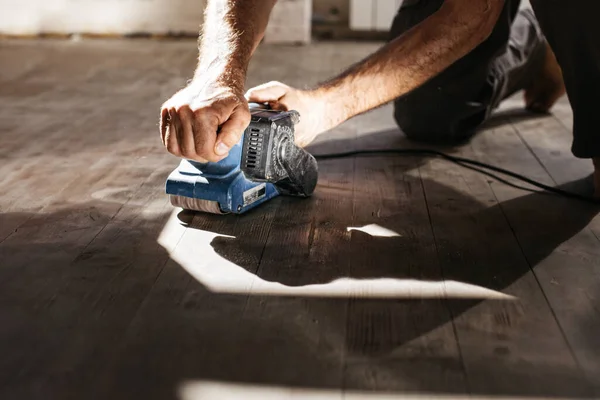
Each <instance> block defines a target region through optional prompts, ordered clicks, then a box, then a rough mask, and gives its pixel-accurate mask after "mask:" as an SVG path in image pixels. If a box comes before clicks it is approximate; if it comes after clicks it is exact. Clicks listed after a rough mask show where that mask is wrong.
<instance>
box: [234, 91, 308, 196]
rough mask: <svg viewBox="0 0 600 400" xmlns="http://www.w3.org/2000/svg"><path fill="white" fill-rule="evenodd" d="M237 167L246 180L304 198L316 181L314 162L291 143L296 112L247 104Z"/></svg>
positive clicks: (304, 151)
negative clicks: (246, 116)
mask: <svg viewBox="0 0 600 400" xmlns="http://www.w3.org/2000/svg"><path fill="white" fill-rule="evenodd" d="M250 113H251V115H252V118H251V122H250V125H249V126H248V128H247V129H246V132H244V144H243V150H242V163H241V168H242V171H244V174H245V175H246V177H247V178H248V179H251V180H255V181H263V182H270V183H273V184H274V185H275V186H276V187H277V189H278V190H279V191H280V192H281V193H282V194H285V195H289V196H299V197H308V196H310V195H312V194H313V192H314V190H315V187H316V186H317V181H318V179H319V168H318V164H317V160H316V159H315V158H314V157H313V156H312V154H310V153H309V152H307V151H306V150H304V149H303V148H301V147H299V146H297V145H296V144H295V141H294V139H295V137H294V126H295V125H296V124H297V123H298V122H299V117H300V114H298V112H297V111H280V110H274V109H271V108H270V107H269V106H268V105H263V104H256V103H250Z"/></svg>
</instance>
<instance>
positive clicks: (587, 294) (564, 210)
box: [492, 102, 600, 396]
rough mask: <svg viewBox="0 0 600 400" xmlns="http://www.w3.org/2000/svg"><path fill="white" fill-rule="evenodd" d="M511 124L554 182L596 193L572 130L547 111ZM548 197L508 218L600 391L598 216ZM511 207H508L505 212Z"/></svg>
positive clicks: (586, 207)
mask: <svg viewBox="0 0 600 400" xmlns="http://www.w3.org/2000/svg"><path fill="white" fill-rule="evenodd" d="M564 105H565V103H564V102H561V103H559V104H558V105H557V106H558V108H559V109H561V107H564ZM513 127H514V130H515V131H516V133H517V135H518V137H519V138H520V139H521V140H522V141H523V142H524V143H526V144H527V146H528V147H529V148H530V149H531V150H532V152H533V154H534V156H535V157H536V159H537V160H539V161H540V162H541V164H542V166H543V167H544V170H545V171H547V173H548V175H549V177H550V178H551V179H552V181H553V182H554V183H556V184H558V185H560V186H562V187H564V188H566V189H567V190H571V191H575V192H578V193H583V194H587V195H590V194H591V193H592V192H593V186H592V181H591V176H590V174H591V172H592V166H591V162H590V161H589V160H580V159H575V158H573V157H572V156H571V155H570V152H569V151H567V150H566V149H568V148H569V147H568V146H570V144H571V141H572V134H571V133H570V132H569V131H568V130H567V129H566V128H565V124H561V123H559V121H557V118H555V117H552V116H548V117H545V118H540V119H537V120H535V121H520V122H515V123H513ZM493 143H494V142H493V141H492V144H493ZM501 159H502V161H501ZM496 162H504V163H505V164H506V165H508V163H510V157H509V155H502V156H499V157H497V160H496ZM513 165H514V164H513ZM515 167H517V168H518V164H517V165H515ZM519 169H520V171H521V172H526V171H527V170H528V168H519ZM544 200H545V201H544V202H543V203H542V202H541V201H540V203H539V204H538V205H536V206H537V207H536V209H537V210H538V211H537V212H535V211H536V210H529V212H527V214H526V215H523V214H520V215H515V214H513V215H510V216H509V218H510V219H511V224H512V225H513V227H514V229H515V233H516V236H517V238H518V239H519V240H520V242H521V245H522V247H523V250H524V253H525V254H526V256H527V257H528V260H529V262H530V264H531V265H532V267H533V269H534V272H535V274H536V276H537V277H538V279H539V282H540V285H541V287H542V288H543V290H544V293H545V295H546V296H547V298H548V302H549V304H550V305H551V307H552V310H553V312H554V313H555V315H556V318H557V320H558V322H559V324H560V326H561V329H562V330H563V332H564V335H565V337H566V339H567V340H568V342H569V345H570V347H571V348H572V351H573V353H574V355H575V358H576V359H577V361H578V363H579V364H580V368H582V369H583V371H584V372H585V374H586V376H587V378H588V380H589V382H590V383H591V384H592V385H593V387H594V390H595V394H596V395H597V396H599V395H600V380H599V379H598V378H599V377H600V353H599V351H598V347H597V346H594V345H593V343H596V341H597V339H596V338H597V333H598V332H600V314H599V313H598V308H597V305H598V303H597V301H598V300H597V299H598V293H600V245H599V242H598V235H597V233H596V232H597V231H596V232H595V230H597V227H598V226H599V224H600V216H598V209H597V207H594V206H592V205H588V204H585V203H581V202H573V201H568V200H565V199H551V200H550V199H547V200H546V199H544ZM511 211H512V210H510V209H508V210H507V213H508V212H511ZM527 226H529V227H531V226H536V227H537V229H536V231H535V233H536V234H531V233H528V231H531V229H527V228H526V227H527ZM554 243H555V245H554V246H552V247H550V246H549V245H551V244H554ZM550 250H552V251H551V252H550ZM546 253H549V254H546Z"/></svg>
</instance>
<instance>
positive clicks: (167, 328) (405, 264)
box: [0, 160, 598, 399]
mask: <svg viewBox="0 0 600 400" xmlns="http://www.w3.org/2000/svg"><path fill="white" fill-rule="evenodd" d="M419 165H420V162H417V161H415V160H412V161H411V160H408V161H407V160H399V161H398V164H394V167H393V173H394V176H400V175H398V174H401V175H402V176H403V177H404V178H403V182H402V185H404V188H411V190H414V192H411V193H414V195H415V196H417V197H418V196H420V195H419V194H418V192H419V191H422V184H423V185H425V186H426V187H427V191H428V192H429V193H434V194H435V196H434V197H433V198H432V199H429V207H430V208H431V207H434V208H435V212H434V214H435V215H432V219H433V228H432V227H431V226H423V224H421V222H422V221H423V217H424V216H425V217H426V216H427V210H426V208H424V203H423V204H421V205H418V204H417V205H411V204H413V203H411V201H410V198H408V199H407V198H405V199H403V201H404V202H405V204H406V207H405V208H401V209H398V208H394V207H390V208H388V209H389V210H394V212H390V213H389V215H386V211H385V210H386V207H385V204H383V203H385V202H383V203H382V207H381V209H382V210H383V211H382V214H379V215H373V214H371V213H361V212H360V210H361V208H360V207H361V205H364V206H365V207H366V206H369V197H365V198H363V197H361V191H360V190H356V191H355V194H354V200H352V199H351V198H349V197H344V196H351V195H352V193H347V192H340V191H338V190H337V189H336V186H335V185H334V183H335V182H334V181H335V179H334V177H335V176H336V175H335V171H336V170H335V166H331V169H327V170H326V173H325V176H326V178H327V185H329V187H323V188H321V189H320V190H321V192H323V194H317V195H316V196H315V197H314V198H313V199H309V200H298V199H291V198H279V199H276V200H274V201H272V202H270V203H269V204H266V205H264V206H263V207H261V208H259V209H257V210H255V211H253V212H251V213H249V214H247V215H243V216H239V217H236V216H225V217H219V216H205V215H202V216H200V215H195V216H193V220H192V221H188V222H190V227H191V228H196V229H202V230H206V231H212V232H216V233H218V234H220V235H231V236H235V239H227V238H223V237H217V238H215V239H214V240H213V241H212V246H213V248H214V249H215V251H216V253H217V254H219V255H220V256H221V257H223V258H224V259H226V260H229V261H231V262H232V263H234V264H236V265H238V266H239V267H240V268H244V269H246V270H247V271H249V272H251V273H253V274H257V275H258V276H259V277H260V278H261V279H263V280H266V281H272V282H279V283H282V284H284V285H288V286H292V287H298V286H303V285H311V284H322V283H327V282H331V281H333V280H336V279H339V278H341V277H346V278H353V279H368V278H382V277H385V278H396V279H407V278H410V279H418V280H434V281H435V280H439V279H440V278H441V277H443V278H444V279H447V280H455V281H458V282H464V283H469V284H472V285H476V286H480V287H484V288H488V289H492V290H495V291H503V290H504V289H506V288H507V287H509V286H510V285H511V284H513V283H514V282H516V281H517V280H519V279H520V278H521V277H522V276H523V275H524V274H526V273H528V272H529V271H530V268H535V266H536V265H537V264H538V263H539V262H540V261H541V260H542V259H544V258H545V257H546V256H548V255H549V254H550V253H551V252H552V251H553V250H554V249H556V247H557V246H559V245H560V244H561V243H563V242H565V241H566V240H568V239H569V238H571V237H573V236H574V235H575V234H577V233H578V232H580V231H581V230H582V229H584V228H585V227H586V225H587V224H588V223H589V222H590V220H591V219H592V218H593V217H594V216H595V215H596V214H597V212H598V209H597V208H594V207H591V206H588V205H585V204H581V203H578V202H573V201H569V200H564V199H559V198H555V197H551V196H545V195H540V194H527V195H524V196H522V197H520V198H517V199H514V200H511V201H507V202H504V203H502V204H500V205H494V206H492V207H488V206H487V205H486V204H481V203H479V202H476V201H473V200H472V199H471V198H469V197H466V196H464V195H462V194H461V193H459V192H457V191H455V190H453V189H452V188H450V187H447V186H444V185H442V184H440V183H438V182H436V181H433V180H427V179H425V180H424V181H423V183H421V180H420V179H419V178H418V177H416V176H414V175H411V174H408V172H410V171H411V170H414V168H415V167H416V166H419ZM327 171H329V172H327ZM587 185H589V182H586V181H578V182H573V183H571V184H569V185H567V186H566V187H565V189H569V190H579V191H585V190H587V188H588V186H587ZM156 190H161V188H160V187H159V186H158V185H157V189H156ZM388 200H389V201H392V202H394V201H397V200H394V199H392V198H390V199H387V200H386V201H388ZM352 201H353V202H352ZM131 207H132V212H133V210H134V209H135V207H134V206H131ZM107 209H110V207H107V205H106V204H103V203H100V202H98V203H93V204H85V205H81V206H77V207H76V208H73V209H68V210H64V211H60V212H57V213H53V214H49V215H23V214H2V215H0V224H9V223H11V224H12V223H14V221H24V222H23V224H22V225H21V226H20V227H19V228H18V231H21V234H20V235H16V234H15V235H13V236H11V237H9V238H8V239H6V240H5V241H4V242H3V243H2V246H1V247H0V256H1V259H2V260H3V261H2V262H1V263H0V264H1V265H2V269H1V270H0V339H1V340H0V343H1V344H0V353H1V354H3V357H2V358H1V359H0V371H2V372H3V374H2V375H3V376H2V377H0V385H1V389H0V397H2V398H28V399H34V398H60V399H66V398H98V399H100V398H115V399H118V398H124V399H125V398H146V399H151V398H156V399H166V398H176V388H177V387H179V385H180V384H181V383H182V382H184V381H188V380H213V381H224V382H241V383H251V384H264V385H283V386H294V387H306V388H331V389H337V388H339V387H341V386H345V387H348V388H351V389H357V390H371V391H401V392H417V393H418V392H423V393H429V394H432V393H433V394H436V393H438V394H444V393H463V392H465V391H468V390H472V391H473V392H474V393H481V394H486V395H516V396H519V397H528V396H550V397H554V396H571V397H587V396H589V393H588V392H587V388H586V384H585V382H583V380H582V378H581V374H580V371H579V370H578V369H577V368H573V367H572V366H571V365H570V364H569V363H566V364H565V365H563V364H561V363H560V362H558V363H556V364H547V365H543V364H540V363H534V364H533V365H532V364H527V363H526V364H525V365H518V364H514V363H513V362H511V361H510V359H509V361H507V364H506V365H502V364H501V363H500V365H495V366H492V365H489V363H487V360H489V357H486V356H485V354H481V357H479V361H477V359H478V358H477V354H471V356H472V357H473V358H472V359H474V360H475V361H472V362H471V364H470V366H469V369H470V370H477V369H480V370H482V371H488V372H489V371H492V372H493V371H495V372H496V373H498V374H502V376H501V378H500V377H499V378H498V379H501V380H504V381H508V382H512V384H511V385H509V386H506V385H505V386H504V387H503V389H502V388H501V389H497V388H495V386H494V385H491V386H490V387H489V388H484V389H480V390H477V389H472V388H471V389H469V388H468V385H467V383H466V379H465V376H464V366H463V365H462V363H463V361H462V360H461V358H460V356H459V354H458V352H457V351H456V349H455V348H454V346H455V345H456V344H455V337H454V336H453V335H452V329H451V327H449V326H448V323H449V322H450V321H451V320H452V319H453V318H457V317H459V316H460V315H461V314H462V313H464V312H465V311H466V310H468V309H470V308H472V307H474V306H475V305H476V304H478V303H479V301H476V300H460V299H455V300H448V301H441V300H439V299H415V300H397V299H395V300H385V299H360V298H353V297H346V298H336V299H331V298H326V297H321V298H303V297H298V296H296V297H282V296H264V295H261V296H250V297H248V296H246V295H240V294H227V293H214V292H211V291H209V290H207V289H206V287H204V286H203V285H202V284H201V283H200V282H197V281H196V280H195V279H193V278H192V277H191V276H190V275H189V274H188V273H187V272H186V270H185V268H184V267H182V266H180V265H177V263H175V262H174V261H173V260H170V259H169V254H168V253H167V251H166V250H165V249H164V248H162V247H161V246H160V245H159V244H158V243H157V242H156V239H157V236H158V234H159V233H160V232H161V230H162V229H163V227H164V225H165V223H166V221H167V218H168V215H167V214H165V213H164V212H161V213H157V214H154V215H151V216H146V215H144V213H142V212H139V213H137V214H136V213H133V214H132V215H133V217H131V218H128V219H122V220H120V219H119V218H113V217H112V215H111V214H109V213H108V212H107V211H106V210H107ZM319 209H323V210H325V211H323V212H319V211H318V210H319ZM348 209H350V210H354V212H353V213H351V214H348V215H346V214H344V213H343V212H342V211H343V210H348ZM285 210H288V212H287V213H285V212H284V211H285ZM336 210H339V211H340V212H339V213H337V212H336ZM273 215H275V217H274V218H275V219H273V220H272V221H271V220H270V219H269V218H270V217H272V216H273ZM505 215H506V216H509V217H510V218H511V219H513V220H514V219H515V218H516V217H518V221H519V223H518V224H516V225H515V226H512V229H513V230H514V231H515V233H516V235H517V237H518V238H519V240H518V243H517V241H516V240H515V237H514V236H513V235H512V233H511V232H509V231H508V230H507V229H506V228H501V227H499V226H498V221H499V220H500V219H502V218H504V216H505ZM88 216H89V219H88ZM515 216H516V217H515ZM374 221H376V222H377V224H379V225H381V226H384V227H385V228H387V229H390V230H392V231H395V232H398V233H400V234H401V236H398V237H391V238H390V237H387V238H382V237H373V236H370V235H368V234H365V233H362V232H356V231H355V232H351V233H350V232H348V231H347V227H350V226H361V225H366V224H370V223H373V222H374ZM261 223H263V224H267V223H268V224H272V226H271V228H270V233H269V234H268V239H267V244H266V245H265V243H264V239H261V238H263V236H261V235H260V234H259V233H257V232H256V231H253V230H252V229H250V228H251V226H252V225H253V224H254V225H255V226H259V227H260V224H261ZM49 226H52V227H53V228H52V229H49V228H48V227H49ZM311 227H312V228H311ZM305 228H309V229H305ZM38 229H47V230H48V234H47V235H46V236H44V237H45V239H44V240H39V235H38V236H36V237H38V240H36V241H31V242H30V241H28V240H27V232H28V231H29V232H35V231H36V230H38ZM258 230H260V229H258ZM23 232H25V233H23ZM302 232H305V233H306V232H312V234H313V235H314V236H313V238H312V239H310V238H307V237H306V235H304V234H302ZM434 235H435V240H434ZM86 238H87V239H86ZM482 238H485V239H486V240H482ZM488 239H494V240H488ZM73 248H76V249H77V251H76V254H78V256H77V257H76V258H72V257H71V256H70V255H71V254H73ZM522 249H524V250H522ZM523 253H525V256H523ZM285 260H287V262H286V261H285ZM565 268H568V265H566V266H565ZM525 317H526V316H525ZM584 323H585V321H582V324H584ZM445 326H446V328H444V327H445ZM440 330H441V331H443V332H446V333H444V334H434V331H440ZM448 333H449V334H448ZM490 335H493V334H492V333H490ZM482 337H484V338H485V337H486V334H483V335H482ZM420 338H424V339H422V340H426V343H424V344H422V345H417V344H415V340H421V339H420ZM590 340H593V339H592V338H590ZM590 346H591V345H590ZM401 347H402V348H403V349H404V350H403V351H404V352H402V353H399V354H401V355H395V352H396V351H398V349H400V348H401ZM407 348H409V349H410V348H412V349H413V351H412V352H408V353H407V352H406V349H407ZM471 351H472V352H473V351H474V352H477V351H482V352H484V351H485V352H487V351H489V349H486V348H485V346H482V347H481V348H479V349H477V348H473V349H471ZM517 358H518V357H517ZM496 361H498V360H496ZM498 362H500V361H498ZM530 362H531V360H530ZM478 363H481V364H480V365H478ZM492 375H493V374H492ZM509 388H510V389H509Z"/></svg>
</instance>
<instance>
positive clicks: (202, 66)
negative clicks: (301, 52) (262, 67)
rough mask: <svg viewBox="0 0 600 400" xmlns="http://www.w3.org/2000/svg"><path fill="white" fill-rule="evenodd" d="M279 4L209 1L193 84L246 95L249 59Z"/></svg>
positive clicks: (251, 0) (257, 0)
mask: <svg viewBox="0 0 600 400" xmlns="http://www.w3.org/2000/svg"><path fill="white" fill-rule="evenodd" d="M276 2H277V0H208V2H207V3H208V4H207V6H206V10H205V12H204V25H203V27H202V31H201V33H200V39H199V58H198V68H197V69H196V73H195V75H194V81H202V82H206V81H207V79H208V81H210V82H215V81H216V82H220V83H223V84H225V85H228V86H230V87H232V88H235V89H237V90H239V91H243V89H244V83H245V80H246V71H247V69H248V64H249V62H250V57H251V56H252V54H253V53H254V51H255V50H256V47H257V46H258V44H259V43H260V41H261V40H262V38H263V36H264V34H265V30H266V28H267V24H268V22H269V16H270V14H271V10H272V9H273V6H274V5H275V3H276Z"/></svg>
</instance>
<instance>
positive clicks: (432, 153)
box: [313, 149, 600, 204]
mask: <svg viewBox="0 0 600 400" xmlns="http://www.w3.org/2000/svg"><path fill="white" fill-rule="evenodd" d="M382 154H395V155H409V156H425V157H438V158H443V159H445V160H448V161H450V162H453V163H455V164H458V165H460V166H461V167H465V168H469V169H472V170H474V171H477V172H480V173H482V174H485V175H487V176H490V177H492V178H494V179H496V180H498V181H500V182H502V183H504V184H507V185H509V186H512V187H515V188H517V189H521V190H527V191H530V192H536V193H540V192H538V191H536V190H533V189H530V188H526V187H523V186H519V185H517V184H514V183H512V182H509V181H507V180H506V179H504V178H502V177H499V176H498V175H496V174H494V173H492V172H490V171H493V172H496V173H498V174H501V175H505V176H510V177H512V178H515V179H518V180H520V181H522V182H525V183H528V184H530V185H531V186H534V187H537V188H539V189H542V190H545V191H546V192H549V193H553V194H557V195H559V196H563V197H568V198H571V199H576V200H580V201H585V202H588V203H593V204H600V199H596V198H594V197H591V196H585V195H582V194H578V193H572V192H568V191H566V190H562V189H559V188H555V187H552V186H548V185H545V184H543V183H541V182H537V181H534V180H533V179H530V178H528V177H526V176H523V175H521V174H517V173H516V172H512V171H509V170H506V169H504V168H500V167H496V166H493V165H490V164H486V163H483V162H480V161H476V160H471V159H468V158H463V157H457V156H451V155H449V154H446V153H443V152H441V151H436V150H429V149H377V150H355V151H347V152H342V153H329V154H313V156H314V157H315V158H316V159H317V160H331V159H337V158H346V157H353V156H377V155H382Z"/></svg>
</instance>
